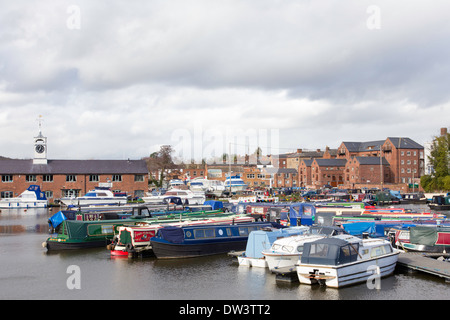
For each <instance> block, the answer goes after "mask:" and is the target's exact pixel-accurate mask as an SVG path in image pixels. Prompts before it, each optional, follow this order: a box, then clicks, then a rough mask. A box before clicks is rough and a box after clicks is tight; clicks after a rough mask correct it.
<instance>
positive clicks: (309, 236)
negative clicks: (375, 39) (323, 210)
mask: <svg viewBox="0 0 450 320" xmlns="http://www.w3.org/2000/svg"><path fill="white" fill-rule="evenodd" d="M345 233H346V231H345V230H344V229H342V228H338V227H331V226H330V227H327V226H312V227H311V228H310V229H309V232H307V233H303V234H300V235H293V236H290V237H284V238H280V239H277V240H276V241H275V242H273V244H272V247H271V248H270V249H266V250H263V251H262V254H263V256H264V257H265V259H266V262H267V266H268V267H269V270H270V271H272V272H274V271H276V270H277V269H282V268H294V267H295V265H296V264H297V263H298V262H299V261H300V258H301V255H302V253H303V246H304V244H305V243H307V242H312V241H316V240H319V239H322V238H325V237H330V236H336V235H339V234H345Z"/></svg>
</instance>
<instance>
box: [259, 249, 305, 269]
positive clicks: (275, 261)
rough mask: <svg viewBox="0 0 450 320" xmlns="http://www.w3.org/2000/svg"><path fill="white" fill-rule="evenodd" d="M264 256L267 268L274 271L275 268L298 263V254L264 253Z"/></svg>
mask: <svg viewBox="0 0 450 320" xmlns="http://www.w3.org/2000/svg"><path fill="white" fill-rule="evenodd" d="M264 257H265V258H266V261H267V266H268V268H269V270H270V271H275V270H276V269H281V268H287V267H295V264H297V263H298V260H299V258H300V255H298V254H295V255H294V254H269V253H264Z"/></svg>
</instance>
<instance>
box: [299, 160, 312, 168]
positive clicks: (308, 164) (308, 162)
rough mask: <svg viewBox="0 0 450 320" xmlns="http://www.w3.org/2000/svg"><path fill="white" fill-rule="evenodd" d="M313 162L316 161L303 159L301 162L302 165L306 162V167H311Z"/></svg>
mask: <svg viewBox="0 0 450 320" xmlns="http://www.w3.org/2000/svg"><path fill="white" fill-rule="evenodd" d="M313 161H314V159H302V160H301V161H300V163H302V162H304V163H305V165H306V166H307V167H311V163H312V162H313Z"/></svg>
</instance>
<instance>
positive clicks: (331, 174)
mask: <svg viewBox="0 0 450 320" xmlns="http://www.w3.org/2000/svg"><path fill="white" fill-rule="evenodd" d="M346 163H347V159H314V160H313V161H312V163H311V183H312V185H314V186H315V188H321V187H323V186H324V185H330V186H332V187H340V186H342V185H343V184H344V170H345V165H346Z"/></svg>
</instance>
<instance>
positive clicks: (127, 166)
mask: <svg viewBox="0 0 450 320" xmlns="http://www.w3.org/2000/svg"><path fill="white" fill-rule="evenodd" d="M147 173H148V169H147V164H146V163H145V161H144V160H48V164H33V160H31V159H26V160H22V159H5V160H0V174H147Z"/></svg>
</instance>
